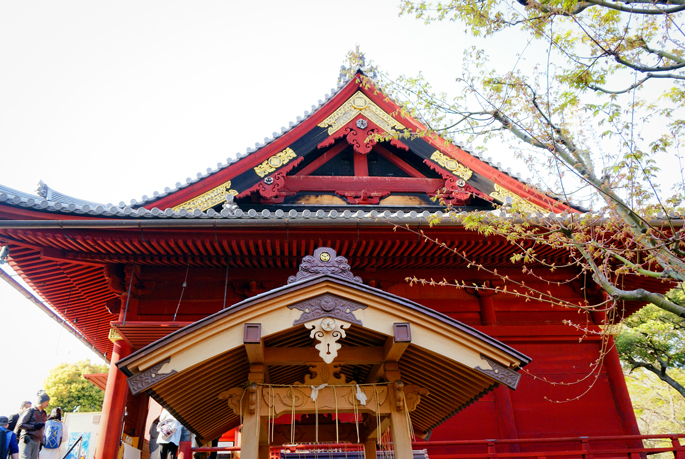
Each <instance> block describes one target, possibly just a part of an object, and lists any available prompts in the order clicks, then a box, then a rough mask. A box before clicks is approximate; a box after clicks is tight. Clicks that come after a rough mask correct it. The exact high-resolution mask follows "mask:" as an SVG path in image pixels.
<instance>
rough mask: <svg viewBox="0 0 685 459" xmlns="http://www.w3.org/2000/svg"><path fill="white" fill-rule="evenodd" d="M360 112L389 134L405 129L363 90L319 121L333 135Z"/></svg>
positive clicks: (320, 125)
mask: <svg viewBox="0 0 685 459" xmlns="http://www.w3.org/2000/svg"><path fill="white" fill-rule="evenodd" d="M360 113H361V114H362V115H364V116H365V117H366V118H368V119H369V121H372V122H373V123H375V124H376V125H377V126H378V127H379V128H381V129H382V130H384V131H385V132H387V133H388V134H395V133H396V129H397V130H400V131H402V130H404V126H403V125H402V124H401V123H399V122H398V121H397V120H395V119H394V118H393V117H392V116H390V115H389V114H388V113H386V112H385V111H384V110H383V109H381V108H380V107H379V106H378V105H376V104H375V103H373V102H372V101H371V99H369V98H368V97H367V96H366V95H364V93H362V92H361V91H357V92H356V93H355V94H353V95H352V97H350V98H349V99H347V101H346V102H345V103H343V104H342V105H341V106H340V107H339V108H338V109H337V110H336V111H334V112H333V113H331V114H330V115H329V116H328V117H327V118H326V119H325V120H323V121H322V122H321V123H319V125H318V126H319V127H322V128H326V127H327V128H328V134H329V135H332V134H334V133H335V132H337V131H338V130H340V129H341V128H342V127H343V126H345V125H346V124H347V123H349V122H350V121H352V120H353V119H354V118H355V117H356V116H357V115H358V114H360Z"/></svg>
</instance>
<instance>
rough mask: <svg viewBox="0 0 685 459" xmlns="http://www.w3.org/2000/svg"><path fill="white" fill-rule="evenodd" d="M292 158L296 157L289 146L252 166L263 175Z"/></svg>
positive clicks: (258, 173)
mask: <svg viewBox="0 0 685 459" xmlns="http://www.w3.org/2000/svg"><path fill="white" fill-rule="evenodd" d="M293 158H297V155H296V154H295V152H294V151H293V150H292V149H291V148H286V149H285V150H283V151H279V152H278V153H276V154H275V155H273V156H272V157H271V158H269V159H267V160H266V161H264V162H263V163H262V164H260V165H259V166H257V167H255V168H254V171H255V173H256V174H257V175H259V176H260V177H264V176H265V175H268V174H270V173H272V172H273V171H275V170H276V169H278V168H279V167H281V166H283V165H284V164H287V163H288V161H290V160H291V159H293Z"/></svg>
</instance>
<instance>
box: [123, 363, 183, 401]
mask: <svg viewBox="0 0 685 459" xmlns="http://www.w3.org/2000/svg"><path fill="white" fill-rule="evenodd" d="M170 360H171V357H167V358H166V359H165V360H162V361H161V362H159V363H156V364H154V365H152V366H151V367H150V368H148V369H147V370H144V371H141V372H140V373H138V374H136V375H133V376H131V377H129V378H128V386H129V387H130V388H131V392H132V393H133V395H136V394H139V393H140V392H142V391H144V390H146V389H149V388H150V387H152V386H154V385H155V384H157V383H158V382H160V381H162V380H164V379H166V378H168V377H169V376H172V375H174V374H176V370H171V371H170V372H169V373H160V372H159V370H161V369H162V367H163V366H164V364H165V363H169V361H170Z"/></svg>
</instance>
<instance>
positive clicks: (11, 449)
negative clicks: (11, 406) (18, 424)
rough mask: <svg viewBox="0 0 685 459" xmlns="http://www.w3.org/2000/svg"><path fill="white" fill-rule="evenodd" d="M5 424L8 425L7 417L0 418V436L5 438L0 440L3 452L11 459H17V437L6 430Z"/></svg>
mask: <svg viewBox="0 0 685 459" xmlns="http://www.w3.org/2000/svg"><path fill="white" fill-rule="evenodd" d="M7 424H9V419H7V416H0V435H2V436H3V437H5V438H4V439H2V438H0V441H4V445H5V450H6V451H7V455H8V457H9V458H11V459H19V446H18V445H17V436H16V435H15V434H14V432H12V431H11V430H8V429H7ZM2 459H6V458H4V457H3V458H2Z"/></svg>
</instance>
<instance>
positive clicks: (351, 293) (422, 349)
mask: <svg viewBox="0 0 685 459" xmlns="http://www.w3.org/2000/svg"><path fill="white" fill-rule="evenodd" d="M529 362H530V359H529V358H528V357H527V356H525V355H523V354H521V353H520V352H517V351H516V350H514V349H512V348H510V347H508V346H506V345H504V344H502V343H500V342H498V341H497V340H495V339H493V338H490V337H489V336H487V335H485V334H483V333H481V332H479V331H477V330H475V329H473V328H471V327H468V326H466V325H464V324H462V323H461V322H458V321H456V320H453V319H451V318H449V317H447V316H445V315H442V314H440V313H438V312H435V311H433V310H431V309H429V308H426V307H424V306H421V305H420V304H417V303H414V302H412V301H408V300H406V299H403V298H400V297H398V296H395V295H392V294H389V293H386V292H383V291H382V290H379V289H376V288H372V287H369V286H366V285H363V284H362V283H361V279H359V278H358V277H355V276H353V275H352V273H350V270H349V265H347V260H346V259H345V258H343V257H338V256H336V253H335V251H334V250H332V249H330V248H325V247H324V248H319V249H316V251H315V252H314V255H313V256H307V257H305V258H304V259H303V263H302V264H301V266H300V270H299V272H298V273H297V274H296V275H295V276H291V278H290V279H289V281H288V284H287V285H286V286H283V287H280V288H276V289H274V290H271V291H269V292H266V293H263V294H261V295H258V296H255V297H252V298H250V299H248V300H245V301H243V302H241V303H238V304H235V305H233V306H231V307H229V308H226V309H225V310H223V311H220V312H218V313H216V314H214V315H212V316H209V317H207V318H205V319H202V320H199V321H197V322H195V323H193V324H191V325H188V326H186V327H184V328H182V329H180V330H177V331H176V332H174V333H172V334H170V335H168V336H166V337H164V338H162V339H160V340H158V341H156V342H154V343H152V344H150V345H148V346H147V347H145V348H143V349H141V350H139V351H137V352H135V353H134V354H132V355H130V356H129V357H127V358H125V359H123V360H121V361H120V362H119V363H118V364H117V365H118V366H119V368H120V369H121V370H122V371H123V372H124V373H125V374H126V375H127V376H128V377H129V379H128V382H129V386H130V388H131V390H132V392H133V393H140V392H147V393H148V394H149V395H150V396H152V397H153V398H155V399H156V400H157V401H158V402H159V403H160V404H162V405H163V406H164V407H166V408H167V409H168V410H169V411H170V412H172V413H173V414H174V415H175V416H176V417H177V419H179V421H181V422H182V423H183V424H184V425H185V426H186V427H187V428H188V429H189V430H191V431H192V432H194V433H195V434H196V435H198V436H199V437H201V438H203V439H205V440H209V439H213V438H215V437H218V436H219V435H220V434H222V433H223V432H225V431H227V430H229V429H231V428H234V427H236V426H237V425H239V424H240V423H241V416H240V414H241V413H243V412H245V410H246V409H247V406H248V405H251V406H252V408H250V409H252V410H253V412H254V411H255V410H256V411H257V413H260V412H261V413H262V416H266V415H267V413H269V414H268V415H269V416H271V417H272V418H273V417H277V416H278V415H279V414H290V413H295V412H297V414H303V413H315V412H316V413H323V412H328V413H332V412H334V410H333V407H334V406H335V409H336V410H338V412H340V413H343V412H354V413H356V414H358V415H359V414H361V415H362V416H363V415H364V413H365V412H368V414H373V413H374V412H375V414H376V417H377V419H380V418H381V415H384V414H387V413H385V412H384V411H383V410H387V409H388V408H387V406H386V405H387V403H386V402H385V399H386V398H387V399H388V400H392V402H393V403H396V404H397V410H398V411H399V410H400V409H406V410H407V411H408V412H411V414H410V417H411V424H412V426H413V428H414V431H415V432H416V434H417V435H421V434H426V433H428V432H430V431H431V430H432V429H433V428H434V427H436V426H437V425H438V424H440V423H441V422H443V421H445V420H446V419H448V418H449V417H451V416H452V415H454V414H455V413H456V412H458V411H460V410H461V409H463V408H465V407H466V406H468V405H469V404H470V403H472V402H474V401H475V400H477V399H478V398H480V397H482V396H483V395H484V394H485V393H487V392H488V391H490V390H492V389H493V388H494V387H496V386H497V385H498V384H503V385H505V386H508V387H510V388H511V389H515V388H516V385H517V384H518V381H519V377H520V375H519V374H518V373H517V372H516V371H517V370H518V369H520V368H521V367H522V366H524V365H526V364H527V363H529ZM321 385H323V386H324V387H322V388H321V389H320V392H321V398H320V399H319V400H318V401H316V400H315V399H316V394H313V393H312V392H313V391H314V389H312V387H313V386H317V387H318V386H321ZM332 386H338V387H337V390H335V393H333V392H332V391H330V390H329V389H331V388H332ZM339 386H342V387H339ZM357 386H358V387H357ZM246 388H248V389H250V388H251V389H250V390H251V392H250V393H249V394H248V391H246ZM347 388H349V390H348V389H347ZM403 388H404V389H403ZM279 391H280V392H279ZM326 391H328V392H330V393H328V392H326ZM350 391H352V392H350ZM359 391H361V392H363V394H364V395H361V396H357V395H356V394H358V392H359ZM324 392H326V393H327V394H328V395H326V396H324ZM348 392H350V393H351V394H352V395H349V394H348ZM390 392H392V394H390V395H389V396H388V394H389V393H390ZM400 392H403V395H402V394H401V393H400ZM255 393H256V396H255V395H251V394H255ZM383 394H385V395H383ZM279 397H280V398H279ZM345 397H347V398H345ZM355 397H356V398H355ZM361 399H368V404H364V403H362V402H361ZM326 400H328V401H326ZM405 402H406V404H405V405H404V406H402V407H400V404H404V403H405ZM419 402H420V403H419ZM327 403H328V404H329V405H326V404H327ZM350 403H351V405H350ZM388 403H390V402H388Z"/></svg>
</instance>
